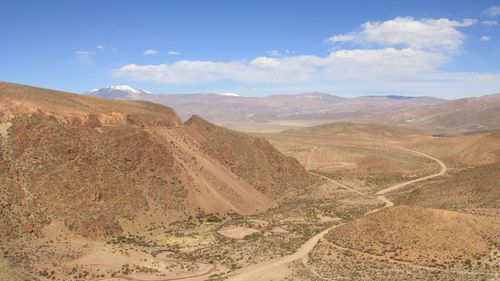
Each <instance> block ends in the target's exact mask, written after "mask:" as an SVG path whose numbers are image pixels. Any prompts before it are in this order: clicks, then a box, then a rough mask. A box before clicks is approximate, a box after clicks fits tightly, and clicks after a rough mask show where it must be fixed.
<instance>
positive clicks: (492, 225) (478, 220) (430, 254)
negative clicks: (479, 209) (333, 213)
mask: <svg viewBox="0 0 500 281" xmlns="http://www.w3.org/2000/svg"><path fill="white" fill-rule="evenodd" d="M499 232H500V224H498V219H494V218H488V217H479V216H474V215H468V214H463V213H459V212H452V211H445V210H437V209H427V208H420V207H407V206H398V207H393V208H388V209H385V210H383V211H381V212H378V213H376V214H374V215H371V216H367V217H364V218H362V219H359V220H357V221H355V222H353V223H350V224H347V225H344V226H341V227H339V228H337V229H334V230H332V231H331V232H329V233H328V234H327V235H326V236H325V237H326V239H328V240H329V241H331V242H334V243H335V244H337V245H340V246H342V247H346V248H351V249H355V250H359V251H362V252H368V253H371V254H374V255H382V256H385V257H388V258H392V259H396V260H401V261H408V262H415V263H417V264H421V265H428V266H435V265H436V264H435V263H436V261H439V262H440V263H445V264H449V265H450V267H451V266H452V265H454V264H455V263H458V264H462V263H468V262H467V259H469V260H474V264H475V263H476V261H481V262H482V263H485V262H489V263H492V262H493V263H494V261H492V260H491V259H489V257H490V252H492V251H493V250H492V249H494V248H495V245H498V243H499V242H500V241H499V237H498V235H497V234H498V233H499ZM488 259H489V260H488ZM469 262H470V261H469Z"/></svg>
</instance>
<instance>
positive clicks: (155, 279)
mask: <svg viewBox="0 0 500 281" xmlns="http://www.w3.org/2000/svg"><path fill="white" fill-rule="evenodd" d="M170 252H171V251H170V250H158V251H156V252H153V253H152V255H153V256H154V257H155V258H157V259H158V260H160V261H162V262H166V263H169V262H170V263H171V262H173V263H187V264H197V265H199V266H200V267H201V268H202V270H200V271H198V272H186V273H181V274H180V275H178V276H171V277H159V276H144V277H133V276H127V275H123V274H118V275H116V276H115V277H112V278H105V279H99V280H101V281H115V280H116V281H118V280H127V281H174V280H198V278H199V277H204V276H208V275H209V274H211V273H213V272H214V271H215V270H216V266H215V264H213V263H209V262H205V261H190V260H179V259H172V258H169V257H168V253H170Z"/></svg>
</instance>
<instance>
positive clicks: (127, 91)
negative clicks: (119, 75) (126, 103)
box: [84, 85, 151, 100]
mask: <svg viewBox="0 0 500 281" xmlns="http://www.w3.org/2000/svg"><path fill="white" fill-rule="evenodd" d="M84 94H85V95H89V96H94V97H101V98H107V99H119V100H122V99H125V100H144V99H146V100H147V97H148V96H149V95H151V93H150V92H148V91H146V90H143V89H139V90H138V89H134V88H132V87H130V86H127V85H121V86H108V87H104V88H101V89H93V90H90V91H88V92H86V93H84Z"/></svg>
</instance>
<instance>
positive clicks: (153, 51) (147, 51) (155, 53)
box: [142, 49, 158, 55]
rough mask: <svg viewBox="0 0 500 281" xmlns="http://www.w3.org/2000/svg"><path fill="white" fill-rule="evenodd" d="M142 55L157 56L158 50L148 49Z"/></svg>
mask: <svg viewBox="0 0 500 281" xmlns="http://www.w3.org/2000/svg"><path fill="white" fill-rule="evenodd" d="M142 54H144V55H157V54H158V51H157V50H153V49H147V50H146V51H144V52H143V53H142Z"/></svg>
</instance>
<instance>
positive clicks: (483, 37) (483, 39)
mask: <svg viewBox="0 0 500 281" xmlns="http://www.w3.org/2000/svg"><path fill="white" fill-rule="evenodd" d="M479 40H481V41H490V40H491V36H486V35H483V36H481V38H480V39H479Z"/></svg>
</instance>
